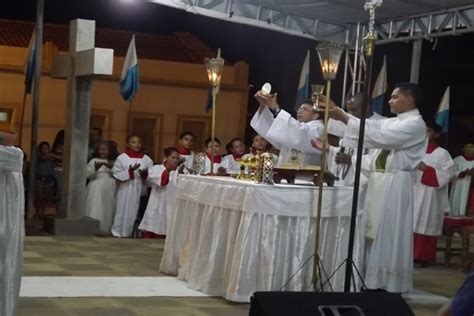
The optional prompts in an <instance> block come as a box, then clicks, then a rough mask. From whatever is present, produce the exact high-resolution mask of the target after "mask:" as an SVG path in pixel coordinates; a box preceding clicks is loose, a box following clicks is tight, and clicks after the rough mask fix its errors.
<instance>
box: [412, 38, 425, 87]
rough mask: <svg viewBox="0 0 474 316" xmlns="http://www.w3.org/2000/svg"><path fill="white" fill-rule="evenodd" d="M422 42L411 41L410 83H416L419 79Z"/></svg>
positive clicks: (418, 40) (419, 40)
mask: <svg viewBox="0 0 474 316" xmlns="http://www.w3.org/2000/svg"><path fill="white" fill-rule="evenodd" d="M422 41H423V40H421V39H417V40H415V41H413V49H412V55H411V68H410V82H413V83H418V79H419V78H420V61H421V48H422V44H423V42H422Z"/></svg>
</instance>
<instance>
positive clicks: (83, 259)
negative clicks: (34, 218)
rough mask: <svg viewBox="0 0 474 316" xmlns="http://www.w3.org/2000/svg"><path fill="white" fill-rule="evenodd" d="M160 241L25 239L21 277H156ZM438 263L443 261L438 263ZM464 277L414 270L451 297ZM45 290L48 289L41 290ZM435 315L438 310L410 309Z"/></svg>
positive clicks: (71, 308)
mask: <svg viewBox="0 0 474 316" xmlns="http://www.w3.org/2000/svg"><path fill="white" fill-rule="evenodd" d="M163 244H164V243H163V241H162V240H145V239H117V238H105V237H89V238H86V237H50V236H28V237H27V238H26V240H25V252H24V270H23V274H24V276H160V273H159V272H158V269H157V268H158V264H159V262H160V258H161V253H162V250H163ZM440 260H441V259H440ZM464 277H465V273H463V272H461V270H460V267H459V265H456V261H454V265H453V266H452V267H450V268H446V267H444V266H443V265H441V264H440V265H435V266H432V267H429V268H423V269H416V271H415V287H416V288H417V289H420V290H424V291H428V292H431V293H435V294H438V295H442V296H446V297H452V296H453V294H454V293H455V292H456V290H457V288H458V287H459V285H460V284H461V283H462V281H463V279H464ZM45 286H47V284H45ZM248 307H249V306H248V305H247V304H232V303H229V302H226V301H225V300H223V299H220V298H197V297H189V298H170V297H153V298H145V297H135V298H133V297H126V298H115V297H104V298H102V297H81V298H21V299H20V305H19V313H18V315H35V316H36V315H38V316H41V315H48V316H56V315H101V316H107V315H114V316H120V315H196V316H201V315H202V316H204V315H209V316H210V315H226V316H234V315H235V316H241V315H247V314H248ZM412 308H413V309H414V311H415V312H416V315H433V312H434V311H435V310H436V309H437V308H438V306H412Z"/></svg>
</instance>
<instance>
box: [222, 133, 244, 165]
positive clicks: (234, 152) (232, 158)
mask: <svg viewBox="0 0 474 316" xmlns="http://www.w3.org/2000/svg"><path fill="white" fill-rule="evenodd" d="M225 147H226V150H227V153H228V154H227V155H225V156H224V157H223V159H224V160H227V161H226V162H225V163H226V164H227V165H228V166H229V169H228V170H227V171H228V172H229V173H234V174H235V173H239V172H240V159H241V158H242V156H243V155H244V154H245V144H244V142H243V141H242V140H241V139H240V138H238V137H236V138H233V139H231V141H230V142H229V143H227V145H226V146H225Z"/></svg>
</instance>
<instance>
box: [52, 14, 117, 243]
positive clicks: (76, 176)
mask: <svg viewBox="0 0 474 316" xmlns="http://www.w3.org/2000/svg"><path fill="white" fill-rule="evenodd" d="M94 46H95V21H92V20H82V19H77V20H73V21H71V23H70V31H69V52H68V53H62V54H58V55H57V56H55V58H54V62H53V71H52V76H53V77H55V78H67V80H68V86H67V112H66V130H65V139H64V151H63V155H64V156H63V158H64V172H63V176H62V180H61V205H60V210H59V213H58V216H57V218H58V219H57V220H59V219H62V220H63V221H62V222H61V223H60V224H58V222H56V223H55V224H54V225H55V226H56V227H55V233H56V234H62V233H61V232H58V230H61V229H60V227H58V225H59V226H61V225H62V226H63V228H64V231H63V232H64V233H66V234H81V233H80V232H79V231H80V230H82V229H81V228H80V227H77V226H78V225H79V226H81V225H80V223H78V222H82V223H83V224H85V225H90V223H84V221H85V219H84V214H85V200H86V165H87V153H88V148H89V120H90V113H91V85H92V80H93V78H94V76H97V75H111V74H112V71H113V57H114V51H113V49H107V48H95V47H94ZM67 221H69V223H67ZM74 226H75V228H73V229H74V230H75V231H74V232H72V231H71V232H68V230H69V229H71V227H74ZM93 226H95V225H93ZM45 228H46V227H45ZM78 229H79V231H77V230H78ZM53 233H54V232H53ZM83 233H84V232H83ZM85 234H87V233H85Z"/></svg>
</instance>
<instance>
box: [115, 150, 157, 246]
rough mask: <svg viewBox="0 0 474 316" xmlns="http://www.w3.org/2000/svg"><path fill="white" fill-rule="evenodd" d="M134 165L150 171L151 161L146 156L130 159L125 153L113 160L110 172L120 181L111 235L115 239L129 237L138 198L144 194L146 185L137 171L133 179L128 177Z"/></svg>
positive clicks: (138, 202)
mask: <svg viewBox="0 0 474 316" xmlns="http://www.w3.org/2000/svg"><path fill="white" fill-rule="evenodd" d="M135 163H139V164H140V168H139V169H141V170H143V169H148V170H150V169H151V167H153V161H152V160H151V158H150V157H148V156H147V155H144V156H143V158H132V157H130V156H128V155H127V154H126V153H123V154H121V155H120V156H118V157H117V160H115V163H114V167H113V168H112V172H113V175H114V177H115V178H116V179H117V180H119V181H120V183H119V185H118V190H117V198H116V203H117V204H116V207H115V216H114V223H113V225H112V235H113V236H115V237H131V236H132V232H133V223H134V222H135V219H136V217H137V211H138V207H139V205H140V197H141V196H142V195H145V194H146V183H145V180H142V178H141V177H140V174H139V173H138V169H137V170H135V172H134V174H133V179H131V178H130V175H129V171H128V169H129V167H130V166H133V165H134V164H135Z"/></svg>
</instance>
